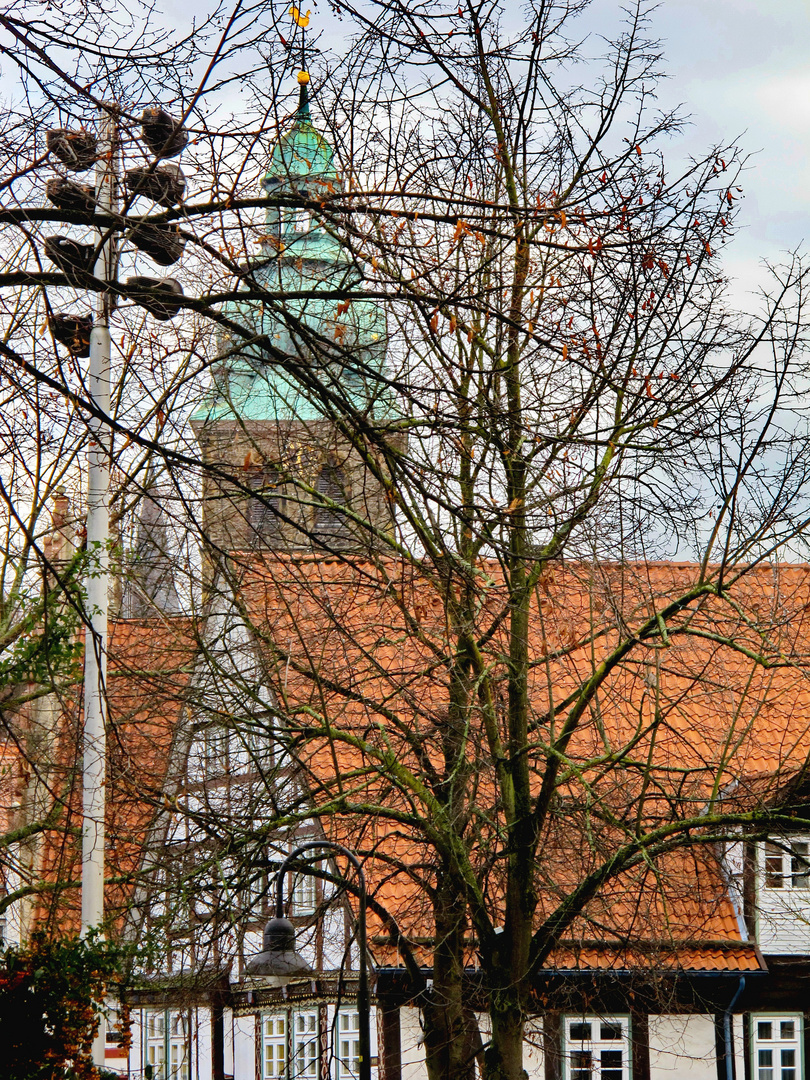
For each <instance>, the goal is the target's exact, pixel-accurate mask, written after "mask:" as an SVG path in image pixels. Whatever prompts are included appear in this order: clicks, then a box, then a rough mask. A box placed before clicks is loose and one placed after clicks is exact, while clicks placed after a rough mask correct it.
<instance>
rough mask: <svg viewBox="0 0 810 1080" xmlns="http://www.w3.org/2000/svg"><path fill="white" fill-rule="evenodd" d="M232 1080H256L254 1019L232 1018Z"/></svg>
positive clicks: (245, 1017)
mask: <svg viewBox="0 0 810 1080" xmlns="http://www.w3.org/2000/svg"><path fill="white" fill-rule="evenodd" d="M233 1080H256V1019H255V1017H254V1016H235V1017H234V1018H233Z"/></svg>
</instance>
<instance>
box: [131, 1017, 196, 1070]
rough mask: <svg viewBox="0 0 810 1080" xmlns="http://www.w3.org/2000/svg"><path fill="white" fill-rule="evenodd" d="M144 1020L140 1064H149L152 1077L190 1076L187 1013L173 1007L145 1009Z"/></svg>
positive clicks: (189, 1042) (189, 1041)
mask: <svg viewBox="0 0 810 1080" xmlns="http://www.w3.org/2000/svg"><path fill="white" fill-rule="evenodd" d="M145 1021H146V1022H145V1033H144V1034H145V1038H144V1048H143V1049H144V1054H143V1058H144V1066H151V1072H152V1078H153V1080H190V1078H191V1040H190V1038H189V1019H188V1014H187V1013H185V1012H181V1011H179V1010H177V1009H148V1010H147V1012H146V1016H145Z"/></svg>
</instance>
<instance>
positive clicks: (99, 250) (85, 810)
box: [45, 105, 188, 1066]
mask: <svg viewBox="0 0 810 1080" xmlns="http://www.w3.org/2000/svg"><path fill="white" fill-rule="evenodd" d="M141 124H142V129H141V130H142V135H143V138H144V141H145V142H146V144H147V147H148V149H149V151H150V152H151V153H152V154H153V155H154V156H155V162H153V163H152V164H151V165H149V166H148V167H147V168H141V169H135V170H130V172H129V173H128V174H127V178H126V179H127V185H128V187H129V189H130V198H129V199H128V202H129V201H131V199H132V198H133V197H134V196H135V195H139V194H143V195H144V196H146V197H147V198H149V199H151V200H152V201H153V202H158V203H160V204H161V205H163V206H172V205H173V204H174V203H176V202H178V201H179V200H180V198H181V196H182V193H183V188H184V184H185V180H184V178H183V174H182V171H181V170H180V169H179V167H178V166H176V165H175V166H165V165H164V166H159V165H157V164H156V163H157V161H158V160H160V159H162V158H168V157H176V156H177V155H178V154H179V153H180V152H181V151H182V150H183V148H184V147H185V145H186V143H187V142H188V134H187V133H186V131H185V129H184V128H183V126H182V124H180V123H178V122H176V121H175V120H173V119H172V117H170V116H169V115H168V113H165V112H164V111H163V110H162V109H160V108H159V107H153V108H151V109H147V110H146V111H145V112H144V114H143V117H142V118H141ZM100 126H101V132H100V134H101V138H100V140H97V139H96V138H95V136H94V135H92V133H90V132H87V131H84V130H82V131H69V130H67V129H63V128H57V129H52V130H51V131H49V132H48V133H47V136H46V138H47V145H48V150H49V151H50V152H52V153H53V154H54V155H55V156H56V157H57V158H58V159H59V161H60V162H61V163H62V164H63V165H64V166H65V168H66V169H68V171H70V172H74V173H75V172H85V171H86V170H87V169H89V168H90V167H91V166H92V165H93V164H95V179H96V186H95V189H93V188H87V187H82V186H80V185H76V184H74V183H72V182H71V181H69V180H65V179H62V178H59V177H56V178H52V179H51V180H49V181H48V184H47V185H46V191H47V193H48V198H49V199H50V200H51V201H52V202H54V203H55V204H56V205H57V206H59V207H61V208H62V209H73V210H75V209H77V208H78V207H79V206H81V208H82V209H83V210H84V211H85V212H90V211H93V212H95V211H100V212H101V213H102V214H104V215H105V216H106V217H107V218H108V219H111V220H112V221H113V222H114V221H115V219H116V217H117V216H118V210H119V206H118V195H119V182H120V180H119V176H118V164H119V162H118V157H119V152H120V145H119V124H118V108H117V106H115V105H109V106H106V107H105V108H104V110H103V112H102V117H101V125H100ZM76 200H78V202H76ZM123 227H124V226H123V224H122V223H119V224H113V225H112V226H110V225H109V224H104V225H102V224H100V223H99V225H98V227H97V230H96V233H97V240H96V243H95V244H80V243H77V242H76V241H74V240H71V239H70V238H69V237H66V236H55V237H50V238H48V240H47V241H46V243H45V254H46V255H47V256H48V258H49V259H50V260H51V261H52V262H54V263H55V264H56V265H57V267H58V268H59V269H60V270H62V271H63V272H64V273H65V274H66V276H67V279H68V284H71V285H74V286H75V285H76V284H77V283H78V284H83V283H84V275H86V274H89V273H91V272H92V274H93V275H94V276H95V278H96V279H98V281H101V282H102V283H103V286H104V287H103V288H102V289H101V290H100V291H99V297H98V301H97V308H96V313H95V318H93V317H92V316H86V315H85V316H75V315H74V316H69V315H68V316H65V315H57V316H56V317H55V318H53V319H52V320H51V322H52V326H51V329H52V331H53V333H54V337H55V338H56V340H57V341H60V342H62V344H65V345H67V347H68V349H69V351H71V352H72V353H73V354H74V355H75V356H89V364H88V369H87V386H86V393H87V397H88V400H89V401H90V403H91V404H92V405H93V406H94V407H95V408H96V409H97V410H98V412H97V414H96V415H94V416H91V417H90V418H89V421H88V425H89V429H90V439H89V448H88V454H87V526H86V527H87V555H88V566H87V571H86V574H85V581H84V585H85V593H86V608H87V623H86V628H85V650H84V729H83V737H82V910H81V928H82V934H88V933H89V932H90V931H91V930H100V929H101V927H102V926H103V923H104V822H105V804H106V794H105V791H106V759H107V737H106V727H107V716H106V712H107V708H106V671H107V623H108V615H109V578H110V554H109V525H110V509H109V497H110V462H111V457H112V434H111V430H110V427H109V423H108V420H107V418H108V417H109V415H110V360H111V356H110V352H111V350H110V318H111V315H112V313H113V311H114V308H115V293H114V291H113V290H111V289H110V286H115V285H117V271H118V266H117V263H118V243H119V239H120V237H119V234H120V233H121V231H122V229H123ZM161 228H163V227H161V226H143V225H142V226H141V227H140V229H141V231H140V234H138V229H135V230H133V235H132V239H133V243H135V245H136V246H140V247H141V248H142V249H143V250H144V251H145V252H146V253H147V254H150V255H151V257H152V258H153V259H154V260H155V261H157V262H158V263H160V265H162V266H170V265H172V263H174V262H176V261H177V260H178V259H179V258H180V253H181V252H182V243H179V242H178V240H177V237H176V236H174V235H173V234H172V233H171V231H170V230H166V229H165V228H163V231H162V232H161ZM150 230H151V231H150ZM137 235H140V236H141V240H140V242H139V241H138V240H137V239H135V237H136V236H137ZM144 237H146V241H144V239H143V238H144ZM150 241H151V245H152V246H151V247H150V246H149V242H150ZM94 254H95V259H93V255H94ZM91 261H92V265H91ZM127 285H128V286H130V287H135V288H137V289H138V290H139V291H138V299H139V302H140V303H141V304H142V306H143V307H145V308H146V310H147V311H150V312H151V313H152V314H153V315H155V317H156V318H158V319H160V320H162V321H165V320H166V319H168V318H172V317H173V316H174V315H176V314H177V313H178V311H179V304H178V301H177V296H178V295H182V288H181V287H180V285H179V283H178V282H176V281H174V279H164V278H151V277H137V278H130V279H128V281H127ZM85 333H87V335H88V337H87V339H85V337H84V334H85ZM92 1057H93V1063H94V1064H95V1065H96V1066H103V1065H104V1064H105V1032H104V1017H103V1016H102V1017H101V1018H100V1021H99V1028H98V1032H97V1034H96V1038H95V1039H94V1041H93V1050H92Z"/></svg>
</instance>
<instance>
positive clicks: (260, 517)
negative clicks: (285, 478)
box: [247, 469, 283, 547]
mask: <svg viewBox="0 0 810 1080" xmlns="http://www.w3.org/2000/svg"><path fill="white" fill-rule="evenodd" d="M279 481H280V477H279V473H278V471H277V470H276V469H257V470H256V472H255V473H254V475H253V476H252V477H251V481H250V486H251V487H252V488H253V490H254V491H255V492H256V494H255V495H254V496H253V497H252V498H251V499H250V501H249V503H248V514H247V517H248V525H249V526H250V532H251V540H252V543H253V546H254V547H277V546H278V544H279V543H280V541H281V539H282V534H281V518H280V516H279V514H280V512H281V510H282V501H283V500H282V494H281V488H280V486H279Z"/></svg>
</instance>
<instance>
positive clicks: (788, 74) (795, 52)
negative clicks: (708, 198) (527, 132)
mask: <svg viewBox="0 0 810 1080" xmlns="http://www.w3.org/2000/svg"><path fill="white" fill-rule="evenodd" d="M619 10H620V4H619V3H618V2H617V0H595V3H594V6H593V9H592V11H591V12H590V13H589V15H588V19H589V20H594V22H595V24H596V25H597V26H601V25H605V26H607V25H609V24H610V23H611V22H612V21H613V20H614V19H615V18H616V15H617V12H619ZM652 24H653V32H654V33H655V34H656V35H657V36H658V37H660V38H661V40H662V45H663V49H664V54H665V57H666V70H667V73H668V75H669V79H668V82H667V84H666V85H665V87H664V89H663V90H662V94H661V100H662V103H666V104H667V105H672V104H678V103H683V105H684V106H685V109H686V111H687V112H688V113H689V114H690V115H691V118H692V124H691V126H690V128H689V129H688V130H687V132H686V133H685V135H684V136H683V139H682V145H680V146H678V147H675V146H673V150H676V149H677V150H678V151H680V152H683V153H684V154H689V153H694V154H696V155H698V154H700V153H702V152H703V151H704V150H705V149H706V147H707V146H711V145H712V144H714V143H718V142H728V141H730V140H737V142H738V145H739V146H740V147H741V148H742V149H743V150H744V151H746V152H747V153H748V154H749V155H751V157H750V160H749V163H748V170H747V173H746V175H745V177H744V179H743V181H742V184H743V187H744V202H743V206H742V211H741V213H740V215H739V218H738V223H739V224H741V225H742V226H743V228H742V229H741V232H740V234H739V235H738V236H737V238H736V239H735V240H734V242H733V244H732V245H731V246H730V247H729V249H728V252H727V256H726V267H727V270H728V272H729V273H730V275H731V277H732V279H733V280H734V282H735V292H736V293H737V294H738V298H739V299H742V298H743V296H744V295H745V294H746V293H749V292H750V291H751V290H752V289H753V288H755V286H756V283H757V281H760V280H762V277H763V275H762V273H761V270H760V268H759V267H760V262H761V260H762V259H768V260H770V261H776V260H778V259H779V258H780V257H781V255H782V253H783V252H784V251H785V250H786V249H793V248H795V247H797V246H800V245H805V246H806V247H810V157H809V156H808V150H809V149H810V0H769V2H768V0H662V2H661V3H660V4H659V6H658V8H657V10H656V11H655V12H654V13H653V16H652Z"/></svg>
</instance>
